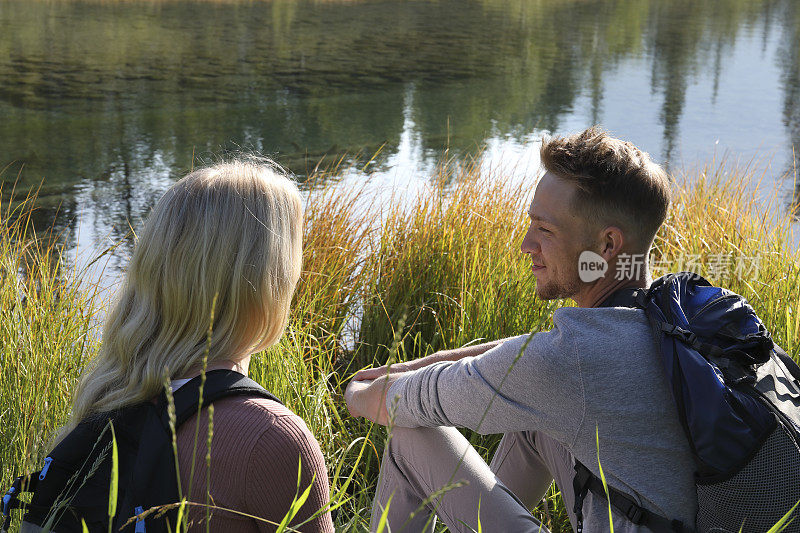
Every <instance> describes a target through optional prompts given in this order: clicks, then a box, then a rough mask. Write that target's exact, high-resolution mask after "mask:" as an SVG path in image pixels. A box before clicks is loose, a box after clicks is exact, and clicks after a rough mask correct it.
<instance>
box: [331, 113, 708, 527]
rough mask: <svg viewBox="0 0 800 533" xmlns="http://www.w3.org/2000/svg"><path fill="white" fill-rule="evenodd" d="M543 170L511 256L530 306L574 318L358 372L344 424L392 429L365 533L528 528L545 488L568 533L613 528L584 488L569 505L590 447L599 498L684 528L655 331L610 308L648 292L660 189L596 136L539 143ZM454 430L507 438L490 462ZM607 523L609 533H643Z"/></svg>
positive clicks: (660, 182)
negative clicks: (530, 287)
mask: <svg viewBox="0 0 800 533" xmlns="http://www.w3.org/2000/svg"><path fill="white" fill-rule="evenodd" d="M541 159H542V164H543V166H544V168H545V169H546V173H545V174H544V176H543V177H542V178H541V180H540V182H539V184H538V186H537V188H536V191H535V195H534V198H533V201H532V202H531V205H530V210H529V216H530V228H529V229H528V232H527V234H526V235H525V238H524V239H523V241H522V246H521V248H522V252H523V253H525V254H528V256H529V257H530V259H531V261H532V268H533V273H534V275H535V276H536V279H537V284H536V285H537V286H536V293H537V295H538V296H539V297H540V298H544V299H556V298H571V299H572V300H574V302H575V303H576V304H577V307H567V308H561V309H558V310H557V311H555V313H553V324H554V327H553V329H552V330H551V331H545V332H539V333H535V334H530V335H522V336H519V337H512V338H509V339H504V340H502V341H497V342H493V343H488V344H484V345H481V346H472V347H468V348H462V349H456V350H450V351H443V352H438V353H435V354H433V355H430V356H428V357H425V358H422V359H418V360H415V361H410V362H407V363H399V364H396V365H393V366H392V367H391V368H389V369H387V368H386V367H381V368H377V369H371V370H365V371H361V372H359V373H358V374H356V376H355V377H354V379H353V381H351V383H350V384H349V385H348V388H347V391H346V400H347V405H348V408H349V410H350V412H351V414H353V415H354V416H364V417H367V418H369V419H371V420H373V421H375V422H377V423H380V424H384V425H386V424H387V422H388V420H389V418H390V414H389V413H391V418H392V419H393V423H394V427H393V430H392V435H391V438H390V441H389V442H388V444H387V447H386V451H385V454H384V458H383V463H382V465H381V474H380V479H379V481H378V489H377V493H376V497H375V501H374V504H373V514H372V524H371V528H372V529H373V530H374V529H375V528H376V526H377V523H378V521H379V519H380V517H381V514H382V513H383V509H385V508H386V506H387V505H389V509H388V512H387V517H388V524H389V526H390V527H391V530H392V531H394V532H397V531H400V530H401V529H402V530H403V531H411V532H415V533H416V532H417V531H422V530H432V529H431V528H432V523H433V520H432V519H431V517H432V515H431V513H433V512H435V513H436V514H437V515H438V516H439V517H440V518H441V519H442V520H444V522H445V523H446V524H447V526H448V527H449V528H450V530H451V531H472V530H477V525H478V519H479V514H480V522H481V527H482V529H483V530H484V531H491V532H517V531H539V530H540V527H541V526H540V525H539V523H538V522H537V521H536V520H535V519H534V518H533V517H532V515H531V514H530V513H529V512H528V509H530V508H532V507H533V506H535V505H536V504H537V503H538V502H539V501H540V500H541V498H542V497H543V495H544V493H545V491H546V490H547V488H548V487H549V485H550V484H551V483H552V481H553V480H555V482H556V484H557V485H558V487H559V489H560V490H561V492H562V495H563V497H564V501H565V504H566V506H567V511H568V513H569V516H570V520H571V522H572V524H573V527H574V528H575V529H576V530H580V529H581V528H585V530H586V531H608V530H609V510H608V503H607V501H606V500H605V499H604V498H601V497H599V496H597V495H595V494H594V493H592V492H590V493H589V494H588V495H587V496H586V499H585V500H584V502H583V504H582V505H581V506H580V513H579V514H578V513H576V512H575V509H574V502H575V494H574V491H573V488H572V482H573V477H574V475H575V470H574V465H575V461H576V460H577V461H580V462H581V463H583V464H584V465H586V466H587V467H588V468H589V469H590V470H591V471H592V472H593V473H594V474H596V475H599V467H598V453H597V450H598V446H599V461H600V464H601V465H602V468H603V473H604V474H605V478H606V480H607V482H608V485H609V486H611V487H614V488H616V489H617V490H620V491H623V492H625V493H627V494H628V495H630V496H632V497H633V498H634V499H635V500H636V501H637V503H638V504H639V505H640V506H642V507H643V508H645V509H647V510H649V511H652V512H655V513H658V514H659V515H662V516H666V517H670V518H673V519H678V520H681V521H682V522H683V524H685V525H687V526H688V527H694V516H695V513H696V510H697V497H696V494H695V488H694V487H695V486H694V480H693V471H694V463H693V459H692V455H691V452H690V449H689V445H688V443H687V441H686V438H685V437H684V434H683V431H682V429H681V426H680V423H679V421H678V417H677V414H676V410H675V407H674V404H673V400H672V397H671V395H670V394H671V393H670V391H669V389H668V384H667V380H666V379H665V377H664V375H663V370H662V368H661V363H660V361H659V359H658V357H659V355H658V352H657V346H656V343H655V337H654V334H653V332H652V331H651V329H650V326H649V324H648V321H647V318H646V317H645V314H644V312H643V311H642V310H639V309H632V308H625V307H614V301H615V297H619V295H620V294H622V292H624V291H625V290H626V289H629V288H639V287H647V286H648V285H649V282H650V278H649V273H648V267H647V256H648V252H649V250H650V247H651V246H652V243H653V239H654V237H655V234H656V232H657V230H658V228H659V227H660V226H661V224H662V223H663V222H664V219H665V217H666V213H667V209H668V207H669V202H670V184H669V180H668V177H667V175H666V174H665V172H664V171H663V170H662V169H661V168H660V167H659V166H658V165H656V164H655V163H653V162H652V161H651V160H650V158H649V156H648V155H647V154H646V153H644V152H642V151H640V150H638V149H637V148H636V147H634V146H633V145H632V144H630V143H627V142H624V141H621V140H619V139H614V138H612V137H610V136H609V135H608V134H606V133H605V132H603V131H602V130H600V129H599V128H596V127H595V128H590V129H588V130H586V131H584V132H581V133H579V134H576V135H572V136H568V137H564V138H553V139H548V140H545V141H543V144H542V148H541ZM606 265H607V267H606ZM618 291H621V292H618ZM455 427H465V428H469V429H472V430H474V431H477V432H478V433H481V434H488V433H503V434H504V435H503V439H502V441H501V443H500V445H499V447H498V449H497V451H496V453H495V455H494V457H493V459H492V462H491V464H490V465H487V464H486V463H485V462H484V461H483V460H482V459H481V457H480V456H479V454H478V453H477V452H476V451H475V450H474V449H473V448H472V447H471V446H470V445H469V443H468V441H467V440H466V439H465V438H464V437H463V436H462V435H461V434H460V433H459V432H458V431H457V430H456V429H455ZM459 482H461V483H459ZM454 483H455V484H456V485H457V486H455V488H453V485H454ZM442 489H445V491H444V494H443V495H442V492H441V491H442ZM447 489H450V490H447ZM437 491H439V492H437ZM390 497H391V502H390V501H389V500H390ZM479 510H480V511H479ZM613 520H614V528H615V529H616V531H625V532H629V531H645V530H646V529H645V528H644V527H641V526H636V525H635V524H634V523H633V522H631V521H629V520H627V519H626V518H624V517H622V516H620V515H619V514H616V513H614V514H613Z"/></svg>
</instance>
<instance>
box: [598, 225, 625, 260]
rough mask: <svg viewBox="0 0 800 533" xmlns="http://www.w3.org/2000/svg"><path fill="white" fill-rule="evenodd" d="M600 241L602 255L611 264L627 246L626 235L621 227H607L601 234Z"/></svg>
mask: <svg viewBox="0 0 800 533" xmlns="http://www.w3.org/2000/svg"><path fill="white" fill-rule="evenodd" d="M600 239H601V240H600V242H601V251H600V255H601V256H603V259H605V260H606V261H607V262H609V263H610V262H611V260H612V259H613V258H615V257H616V256H617V255H619V253H620V252H621V251H622V247H623V246H624V245H625V235H624V234H623V233H622V230H621V229H620V228H619V227H617V226H607V227H606V228H604V229H603V231H602V232H601V233H600Z"/></svg>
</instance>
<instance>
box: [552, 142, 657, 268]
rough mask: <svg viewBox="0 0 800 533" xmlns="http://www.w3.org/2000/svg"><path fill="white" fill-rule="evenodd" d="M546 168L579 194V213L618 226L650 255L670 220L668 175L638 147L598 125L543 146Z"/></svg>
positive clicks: (595, 221) (640, 249)
mask: <svg viewBox="0 0 800 533" xmlns="http://www.w3.org/2000/svg"><path fill="white" fill-rule="evenodd" d="M540 156H541V161H542V165H543V166H544V168H545V169H547V170H548V171H550V172H552V173H553V174H555V175H556V176H557V177H559V178H561V179H563V180H566V181H569V182H570V183H573V184H574V185H575V186H576V187H577V189H578V191H577V194H576V195H575V197H574V201H575V205H574V207H575V210H576V211H577V212H578V213H579V214H581V215H582V216H584V217H586V218H587V219H589V220H590V221H592V222H594V223H597V224H617V225H619V226H621V227H622V229H623V231H625V232H626V234H627V235H628V236H629V237H631V238H632V239H633V245H634V247H635V248H637V250H636V251H637V252H639V251H640V252H646V251H648V250H649V249H650V246H651V245H652V243H653V239H654V238H655V235H656V232H657V231H658V228H660V227H661V224H663V223H664V220H665V219H666V216H667V210H668V209H669V204H670V201H671V196H672V192H671V189H670V180H669V176H668V175H667V173H666V172H665V171H664V169H663V168H661V167H660V166H659V165H658V164H656V163H655V162H653V160H651V159H650V156H649V155H648V154H647V153H646V152H643V151H642V150H639V149H638V148H636V147H635V146H634V145H633V144H631V143H629V142H627V141H623V140H620V139H615V138H614V137H611V136H610V135H609V134H608V133H606V132H605V131H603V129H602V128H600V127H598V126H593V127H591V128H589V129H586V130H584V131H582V132H580V133H576V134H574V135H569V136H567V137H553V138H547V139H544V140H543V141H542V147H541V150H540Z"/></svg>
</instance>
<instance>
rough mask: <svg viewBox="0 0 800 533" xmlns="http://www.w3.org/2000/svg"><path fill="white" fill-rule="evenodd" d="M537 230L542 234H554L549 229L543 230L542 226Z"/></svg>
mask: <svg viewBox="0 0 800 533" xmlns="http://www.w3.org/2000/svg"><path fill="white" fill-rule="evenodd" d="M537 229H538V230H539V231H541V232H542V233H552V231H550V230H549V229H547V228H543V227H541V226H540V227H539V228H537Z"/></svg>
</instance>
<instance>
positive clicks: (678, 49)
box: [0, 0, 800, 262]
mask: <svg viewBox="0 0 800 533" xmlns="http://www.w3.org/2000/svg"><path fill="white" fill-rule="evenodd" d="M799 11H800V8H798V6H797V4H796V2H793V1H792V0H713V1H708V2H696V1H690V0H673V1H670V2H660V1H657V0H651V1H647V0H603V1H600V0H595V1H592V0H575V1H565V0H409V1H398V0H364V1H336V2H321V1H316V2H315V1H311V0H273V1H238V2H237V1H224V2H221V1H188V0H186V1H178V0H165V1H153V0H151V1H124V2H120V1H117V0H114V1H108V2H103V1H97V0H94V1H77V0H76V1H68V0H61V1H58V0H53V1H32V0H0V80H2V81H0V118H1V119H0V165H4V164H5V163H7V162H9V161H14V162H15V163H14V164H13V165H12V166H11V167H10V168H9V169H8V170H6V172H5V173H4V174H3V175H2V176H1V177H0V179H2V180H4V181H13V179H14V178H15V177H16V175H17V171H18V170H19V168H20V166H21V165H22V164H24V165H25V170H24V171H23V172H22V174H21V176H22V183H21V186H22V187H23V188H25V187H30V186H34V185H38V183H39V182H40V180H41V179H42V178H43V177H44V184H43V188H42V193H41V196H42V199H43V202H42V206H43V209H42V211H41V212H40V213H39V215H38V216H39V218H38V220H37V223H40V224H43V225H44V224H49V223H50V222H52V220H54V219H55V220H56V223H57V224H58V225H59V227H60V228H63V229H69V230H70V234H71V235H73V237H72V238H73V239H75V240H76V242H80V243H81V244H82V245H84V246H89V245H90V244H94V245H97V243H106V242H110V241H114V240H115V239H118V238H120V237H121V236H122V235H124V234H125V233H126V232H127V230H128V228H129V224H130V225H133V226H134V227H136V226H137V224H138V223H139V221H140V220H141V217H142V216H143V215H144V214H145V213H146V212H147V210H148V209H149V207H150V206H151V205H152V204H153V202H154V201H155V199H156V198H157V197H158V196H159V194H160V193H161V192H162V191H163V190H164V189H165V188H166V187H168V186H169V184H170V183H171V182H172V180H174V179H175V178H176V177H178V176H180V175H181V174H183V173H184V172H186V171H187V170H188V169H189V168H190V167H191V166H192V164H193V161H195V160H197V159H198V157H199V159H203V158H205V159H209V158H212V157H213V154H219V153H221V152H225V151H226V150H236V149H238V148H244V149H245V150H249V149H254V150H257V151H260V152H264V153H267V154H274V156H275V157H276V158H277V159H278V160H279V161H280V162H281V163H282V164H284V165H285V166H287V167H289V168H290V169H291V170H292V171H294V172H295V173H297V174H299V175H301V176H302V175H305V174H307V173H309V172H311V171H312V170H313V169H314V168H315V167H316V166H317V165H318V164H320V163H321V164H322V165H323V166H324V165H328V164H332V163H333V162H335V161H338V160H339V159H340V158H341V157H342V156H343V154H349V156H348V157H347V158H346V159H345V160H344V163H343V164H342V166H341V174H342V175H343V176H345V178H346V180H354V181H355V180H363V179H364V177H365V176H366V175H367V174H371V175H372V176H373V179H374V180H375V181H376V182H378V183H383V184H384V185H385V184H386V183H393V184H398V183H404V184H408V183H411V182H414V180H424V179H425V176H427V175H428V174H429V173H430V170H431V169H432V168H433V166H434V165H435V164H436V162H437V161H438V160H439V158H440V157H441V156H442V154H443V153H444V152H445V151H447V154H448V156H453V157H464V156H467V155H469V154H475V153H478V152H479V151H481V150H484V152H483V153H484V162H483V164H484V165H485V166H486V168H494V169H498V168H501V169H502V168H503V167H513V168H514V169H515V171H514V172H515V175H520V176H521V175H526V174H530V173H531V172H532V170H531V169H532V168H535V166H536V165H535V163H536V158H535V146H534V145H533V144H532V143H534V142H535V140H536V138H538V136H539V135H540V133H541V132H542V131H569V130H577V129H582V128H584V127H586V126H587V125H589V124H592V123H597V122H600V123H603V124H605V125H606V126H607V127H609V128H610V129H611V130H612V131H613V132H614V133H616V134H619V135H621V136H624V137H626V138H629V139H631V140H632V141H634V142H635V143H637V144H639V145H641V146H642V147H644V148H645V149H646V150H648V151H650V152H651V153H653V154H654V155H655V156H656V157H657V158H659V159H661V160H662V161H664V162H666V163H667V164H673V165H678V166H680V165H683V164H687V163H692V162H694V161H698V160H701V161H702V160H705V159H707V158H709V157H710V156H711V155H713V154H714V153H715V150H720V151H724V150H726V149H727V150H730V151H731V152H732V153H733V154H734V156H741V157H743V158H744V159H747V158H749V157H751V156H752V155H753V154H754V153H755V151H756V150H761V152H762V153H764V154H766V155H767V156H769V155H772V162H773V166H772V169H771V170H770V175H771V176H780V175H781V174H783V173H784V172H786V171H788V170H790V169H792V168H794V166H795V165H796V164H797V163H798V156H796V155H794V154H793V152H792V146H793V145H797V146H800V101H799V99H800V94H799V93H800V70H799V69H800V66H799V65H800V57H798V55H800V38H799V35H800V14H799V13H798V12H799ZM716 141H719V146H717V144H716ZM376 152H377V153H378V155H377V157H375V159H374V160H372V161H371V162H369V161H370V158H371V157H372V155H373V154H375V153H376ZM773 154H774V155H773ZM368 162H369V164H368ZM367 164H368V166H366V170H365V165H367ZM79 221H80V225H79ZM79 230H80V231H79ZM119 254H121V255H119V256H115V257H124V249H123V250H121V251H120V252H119ZM114 261H116V262H122V260H117V259H114Z"/></svg>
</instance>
